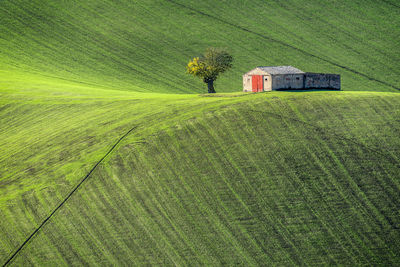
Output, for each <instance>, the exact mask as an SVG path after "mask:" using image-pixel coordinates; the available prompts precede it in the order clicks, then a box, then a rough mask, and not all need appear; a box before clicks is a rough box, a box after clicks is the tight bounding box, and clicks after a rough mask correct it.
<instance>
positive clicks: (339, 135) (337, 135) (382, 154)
mask: <svg viewBox="0 0 400 267" xmlns="http://www.w3.org/2000/svg"><path fill="white" fill-rule="evenodd" d="M249 111H253V112H260V113H267V114H269V115H272V116H275V117H278V118H280V119H287V120H291V121H294V122H297V123H301V124H304V125H307V126H309V127H311V128H314V129H315V130H316V131H317V132H321V133H323V134H325V135H331V136H335V137H338V138H341V139H343V140H346V141H348V142H350V143H353V144H355V145H357V146H361V147H364V148H365V149H367V150H369V151H371V152H374V153H376V154H379V155H381V156H383V157H384V158H386V159H387V160H388V161H389V162H391V163H392V164H393V165H395V166H397V167H400V163H399V162H398V161H397V160H396V159H394V158H392V157H390V156H389V155H387V154H385V153H383V152H382V151H380V150H378V149H374V148H372V147H369V146H366V145H364V144H362V143H359V142H357V141H354V140H353V139H351V138H348V137H345V136H343V135H341V134H338V133H329V132H326V131H325V130H324V129H323V128H321V127H319V126H317V125H314V124H312V123H309V122H305V121H302V120H299V119H295V118H292V117H288V116H285V115H280V114H277V113H274V112H270V111H265V110H257V109H250V110H249Z"/></svg>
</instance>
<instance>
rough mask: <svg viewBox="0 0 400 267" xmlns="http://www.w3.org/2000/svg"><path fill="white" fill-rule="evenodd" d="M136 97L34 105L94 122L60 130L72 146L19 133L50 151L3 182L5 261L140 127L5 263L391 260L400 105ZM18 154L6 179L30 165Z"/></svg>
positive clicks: (59, 137) (318, 98)
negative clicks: (44, 144) (110, 150)
mask: <svg viewBox="0 0 400 267" xmlns="http://www.w3.org/2000/svg"><path fill="white" fill-rule="evenodd" d="M138 96H140V95H137V96H136V97H133V96H132V95H130V93H127V96H125V97H122V96H119V98H115V99H104V98H103V99H93V98H89V97H88V99H85V98H83V97H81V98H79V99H78V100H74V101H71V102H72V103H70V104H65V99H57V98H55V99H53V100H51V101H50V100H49V99H46V100H45V101H46V102H47V104H45V103H43V102H42V101H41V100H37V101H35V102H36V103H34V104H32V105H35V104H36V105H38V107H37V108H35V109H38V110H40V108H39V107H40V106H42V105H43V106H46V107H47V108H48V109H51V107H53V108H57V109H60V108H62V109H63V111H65V113H69V114H74V111H75V112H77V111H78V110H79V116H82V117H79V118H82V119H83V117H92V116H88V115H90V114H93V121H89V120H87V119H85V122H87V121H89V123H83V122H79V121H80V120H79V119H77V121H74V120H72V119H70V120H69V121H66V122H67V123H69V124H70V126H69V128H71V129H72V131H70V132H68V133H67V134H68V135H69V137H65V136H64V134H65V133H64V132H63V131H62V130H61V129H65V128H64V126H63V125H58V124H56V123H55V125H54V126H50V127H51V128H52V129H55V130H58V131H59V132H57V131H56V132H55V133H54V135H51V136H48V135H47V134H46V133H38V132H36V133H35V129H34V126H31V125H29V124H26V125H20V127H23V128H25V129H30V128H32V132H31V133H30V134H31V135H33V137H35V138H33V139H34V140H43V142H45V141H46V142H49V141H50V140H51V142H52V143H51V148H54V149H53V150H50V151H45V152H44V151H36V153H37V156H36V157H32V156H31V155H29V153H31V151H32V152H35V150H34V149H32V148H30V147H27V148H26V150H25V151H26V152H25V156H26V157H27V158H29V160H30V161H31V162H32V163H31V164H33V166H34V169H33V170H29V169H28V170H26V171H28V172H31V173H32V174H33V175H26V174H24V173H21V172H19V174H20V176H21V177H20V178H18V176H16V175H11V176H10V177H9V178H8V179H5V181H9V183H10V185H6V186H5V188H7V187H8V188H10V191H11V192H16V194H19V193H21V197H20V198H16V199H15V201H7V199H3V205H2V206H1V216H2V218H4V219H3V220H2V222H1V229H2V233H3V238H2V239H1V244H2V245H1V251H2V253H1V255H3V256H2V261H5V260H6V259H7V257H9V256H10V255H11V253H12V251H15V249H16V248H17V247H18V246H19V245H20V244H21V243H22V241H23V240H24V239H25V238H26V237H27V236H28V235H29V233H31V232H32V231H33V229H34V228H35V227H37V226H38V225H39V224H40V222H41V221H42V220H43V218H45V217H46V216H47V215H48V214H49V213H50V211H51V209H53V208H54V207H55V206H56V205H57V204H59V203H60V202H61V201H62V199H63V198H65V196H66V195H67V194H68V192H69V191H70V190H71V188H72V187H73V186H74V185H76V184H77V183H78V180H79V179H82V178H83V176H84V174H85V172H88V171H89V169H90V168H91V167H92V165H93V164H94V163H95V161H96V160H98V159H99V158H100V157H101V154H102V153H103V154H104V153H105V152H106V149H108V148H109V147H110V144H112V143H113V142H115V140H116V139H117V137H118V136H119V135H122V134H123V133H125V132H126V131H127V129H128V128H131V127H133V126H138V128H137V129H136V128H135V129H134V130H133V131H132V132H131V133H130V134H129V135H128V136H127V137H126V138H125V139H123V140H122V142H121V143H120V144H119V146H118V147H117V149H116V150H115V151H113V153H112V154H111V155H110V156H109V157H107V158H106V160H105V161H104V162H102V164H100V165H99V166H98V168H97V169H96V170H95V171H94V172H93V173H92V175H91V176H90V177H89V179H88V180H87V181H86V182H85V183H83V185H82V186H81V187H80V188H79V190H77V191H76V192H75V194H74V195H73V196H72V197H71V198H70V199H69V200H68V201H67V202H66V203H65V204H64V205H63V206H62V208H60V209H59V210H58V211H57V212H56V213H55V215H54V216H53V217H52V218H51V219H50V220H49V222H48V223H47V224H45V226H44V227H43V228H42V229H41V230H40V231H39V232H38V233H37V235H36V236H35V237H34V238H33V239H32V240H31V241H30V242H29V243H28V244H27V245H26V246H25V247H24V249H23V250H22V251H21V252H20V253H19V254H18V256H17V257H16V258H15V261H13V263H15V264H17V265H26V264H36V265H43V264H51V265H52V264H56V263H58V264H60V263H64V264H77V265H81V264H96V265H97V264H123V263H128V262H129V263H135V264H144V263H152V264H178V265H182V264H184V265H192V264H244V265H248V264H261V263H271V264H272V263H275V264H279V265H281V264H285V265H289V264H310V265H316V264H351V265H353V264H378V263H379V264H386V265H395V264H398V263H399V259H400V258H399V256H400V255H399V253H398V249H397V248H398V246H399V240H400V236H399V232H398V227H399V223H400V217H399V214H398V212H397V210H396V207H398V204H399V201H400V199H399V179H398V178H399V175H398V169H399V166H400V154H399V151H400V141H399V139H398V130H399V128H400V121H399V120H397V119H396V118H398V117H399V115H400V101H399V97H400V95H399V94H394V93H386V94H384V93H355V92H354V93H345V92H332V93H327V92H314V93H282V92H280V93H267V94H258V95H247V96H246V95H244V96H243V95H242V96H241V97H232V96H235V95H231V97H229V95H227V96H225V97H201V96H200V97H199V96H192V97H190V96H189V97H185V96H181V97H180V99H179V100H178V99H177V96H175V97H174V98H170V99H168V98H166V99H163V100H161V98H158V97H156V98H154V99H151V98H141V97H138ZM171 99H173V101H172V100H171ZM58 100H62V101H61V102H62V103H63V104H62V105H61V104H60V103H59V102H58ZM161 102H163V105H161ZM67 103H68V102H67ZM144 103H145V104H144ZM142 104H143V106H142V107H143V108H144V107H147V108H149V109H150V110H151V111H150V110H149V111H147V112H143V113H144V114H146V115H145V116H142V113H137V112H135V111H134V110H136V111H137V110H141V109H140V108H139V107H141V106H140V105H142ZM85 106H86V107H87V109H88V111H85V109H84V107H85ZM122 106H123V108H121V107H122ZM157 106H159V107H158V108H157ZM160 106H162V107H160ZM165 107H168V108H165ZM388 107H390V109H388ZM25 108H26V109H28V108H29V106H28V105H26V106H25ZM25 108H19V110H20V111H21V112H22V113H25V112H24V110H25ZM89 110H91V111H90V112H89ZM100 110H102V111H103V114H101V115H99V114H96V113H97V112H99V113H100ZM112 110H118V111H123V113H121V114H118V112H113V111H112ZM388 110H390V112H388ZM38 112H43V113H44V112H45V111H44V110H43V111H38ZM50 113H52V114H57V113H56V112H55V111H51V112H50ZM63 113H64V112H63ZM172 114H173V115H172ZM119 116H121V117H119ZM5 117H7V116H5ZM72 117H74V116H72ZM53 119H54V120H56V117H54V118H53ZM53 119H52V118H51V117H49V118H48V119H47V120H46V122H43V123H47V124H50V125H51V122H52V120H53ZM58 119H62V117H59V118H58ZM96 119H97V120H99V121H102V122H104V123H106V125H107V127H105V128H103V127H104V125H100V124H96V123H95V122H94V121H96ZM31 123H33V124H34V125H37V127H41V126H40V122H36V121H35V120H34V121H32V122H31ZM143 124H145V125H143ZM2 125H3V124H2ZM16 127H17V126H16ZM58 127H60V129H58ZM81 127H82V129H81V130H79V131H78V130H77V128H81ZM22 134H25V135H28V133H21V135H22ZM6 135H9V136H10V134H7V133H6ZM92 135H93V137H91V139H89V140H87V136H92ZM15 138H18V136H15ZM78 140H79V141H78ZM91 140H92V142H94V143H96V145H94V144H90V142H91ZM57 142H69V143H68V144H64V145H58V146H57V145H56V144H57ZM10 143H14V144H19V143H20V142H18V141H12V142H10ZM35 145H36V146H38V147H41V146H42V144H41V143H40V141H36V142H35V143H34V144H32V147H35ZM2 147H6V146H5V145H2ZM11 149H12V150H16V149H15V146H14V148H11ZM80 149H81V150H82V151H85V154H82V153H78V152H77V151H75V150H80ZM96 149H97V150H96ZM94 150H96V152H93V151H94ZM90 153H92V154H90ZM7 154H9V153H6V155H7ZM63 154H66V156H65V157H64V158H62V156H61V155H63ZM19 157H23V153H21V154H19V153H15V154H14V155H13V158H14V160H13V162H15V163H19V166H18V165H15V167H14V168H15V170H16V171H17V170H20V169H21V168H23V166H25V167H26V166H29V165H28V164H27V163H24V160H22V158H21V161H20V160H17V159H18V158H19ZM35 160H36V163H38V162H41V163H45V162H47V163H45V164H41V165H38V164H35V162H34V161H35ZM10 161H11V160H10ZM28 162H29V161H28ZM67 162H68V164H67ZM2 165H3V166H4V163H3V164H2ZM6 165H7V164H6ZM8 172H10V170H9V171H8ZM8 172H7V173H8ZM35 172H36V176H35V175H34V174H35ZM10 173H11V172H10ZM37 181H41V183H37ZM29 184H31V185H32V187H28V185H29ZM13 185H14V186H13ZM3 188H4V184H3ZM23 189H24V190H28V191H26V192H23V193H22V191H20V190H23ZM3 192H4V191H3ZM7 195H8V196H9V195H10V193H6V194H5V195H3V198H4V197H6V196H7ZM4 200H5V202H4ZM4 203H6V205H5V204H4ZM11 226H12V227H11Z"/></svg>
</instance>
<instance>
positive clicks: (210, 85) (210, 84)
mask: <svg viewBox="0 0 400 267" xmlns="http://www.w3.org/2000/svg"><path fill="white" fill-rule="evenodd" d="M207 86H208V93H209V94H211V93H215V89H214V80H211V79H210V80H207Z"/></svg>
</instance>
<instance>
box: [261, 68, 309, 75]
mask: <svg viewBox="0 0 400 267" xmlns="http://www.w3.org/2000/svg"><path fill="white" fill-rule="evenodd" d="M257 69H261V70H263V71H265V72H267V73H269V74H301V73H304V72H303V71H301V70H299V69H296V68H295V67H292V66H270V67H263V66H260V67H257Z"/></svg>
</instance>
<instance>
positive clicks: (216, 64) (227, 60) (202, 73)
mask: <svg viewBox="0 0 400 267" xmlns="http://www.w3.org/2000/svg"><path fill="white" fill-rule="evenodd" d="M232 61H233V57H232V55H230V54H229V53H228V52H227V51H226V50H224V49H218V48H213V47H211V48H208V49H207V50H206V52H205V53H204V55H202V56H201V57H195V58H193V60H191V61H189V63H188V64H187V66H186V69H187V73H189V74H192V75H193V76H196V77H199V78H202V79H203V81H204V82H205V83H206V84H207V86H208V92H209V93H215V89H214V81H215V80H216V79H217V78H218V75H219V74H221V73H224V72H225V71H227V70H228V69H230V68H231V67H232Z"/></svg>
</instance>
